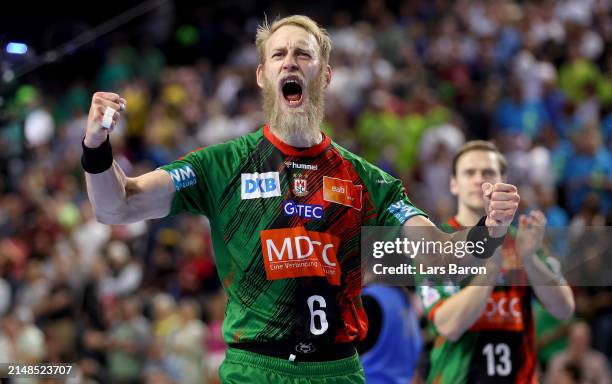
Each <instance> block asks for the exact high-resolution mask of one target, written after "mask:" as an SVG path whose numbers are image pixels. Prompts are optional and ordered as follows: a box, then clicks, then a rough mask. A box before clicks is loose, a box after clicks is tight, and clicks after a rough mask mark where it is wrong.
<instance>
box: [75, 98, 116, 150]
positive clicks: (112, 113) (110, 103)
mask: <svg viewBox="0 0 612 384" xmlns="http://www.w3.org/2000/svg"><path fill="white" fill-rule="evenodd" d="M125 105H126V101H125V99H122V98H121V97H120V96H119V95H118V94H116V93H111V92H96V93H94V95H93V97H92V98H91V107H90V108H89V116H88V118H87V130H86V131H85V141H84V143H85V146H86V147H88V148H97V147H99V146H100V145H101V144H102V143H103V142H104V141H105V140H106V137H107V136H108V133H109V132H111V131H112V130H113V128H115V125H117V121H118V120H119V114H120V112H122V111H124V110H125ZM103 123H104V125H107V126H106V127H105V126H103Z"/></svg>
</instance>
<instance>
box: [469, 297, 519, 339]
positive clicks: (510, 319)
mask: <svg viewBox="0 0 612 384" xmlns="http://www.w3.org/2000/svg"><path fill="white" fill-rule="evenodd" d="M524 326H525V325H524V320H523V311H522V302H521V297H520V295H519V294H518V293H517V292H515V291H510V292H503V291H501V292H493V293H492V294H491V296H489V298H488V299H487V306H486V307H485V309H484V310H483V311H482V314H481V315H480V318H478V320H477V321H476V323H475V324H474V325H473V326H472V329H473V330H482V329H493V330H508V331H522V330H523V329H524Z"/></svg>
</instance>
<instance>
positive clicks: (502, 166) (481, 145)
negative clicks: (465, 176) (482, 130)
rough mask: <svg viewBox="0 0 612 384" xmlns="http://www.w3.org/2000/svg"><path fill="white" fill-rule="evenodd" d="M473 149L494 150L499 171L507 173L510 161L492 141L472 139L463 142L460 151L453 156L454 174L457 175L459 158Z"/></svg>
mask: <svg viewBox="0 0 612 384" xmlns="http://www.w3.org/2000/svg"><path fill="white" fill-rule="evenodd" d="M471 151H488V152H493V154H494V155H495V157H496V158H497V162H498V163H499V171H500V172H501V174H502V175H505V174H506V170H507V169H508V162H507V161H506V158H505V157H504V155H503V154H502V153H501V152H500V151H499V149H498V148H497V146H496V145H495V144H493V143H492V142H490V141H484V140H471V141H468V142H467V143H465V144H463V146H462V147H461V148H459V151H457V153H456V154H455V156H454V157H453V176H457V163H458V162H459V158H460V157H461V156H463V155H465V154H466V153H468V152H471Z"/></svg>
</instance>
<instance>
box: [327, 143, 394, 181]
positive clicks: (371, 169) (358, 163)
mask: <svg viewBox="0 0 612 384" xmlns="http://www.w3.org/2000/svg"><path fill="white" fill-rule="evenodd" d="M332 147H333V149H335V150H336V151H337V152H338V153H339V154H340V156H342V158H343V159H344V160H346V161H348V162H349V163H351V165H352V166H353V168H355V170H356V171H357V172H358V173H359V175H360V176H361V177H362V178H367V179H374V181H376V182H378V183H382V184H389V183H392V182H393V181H396V180H397V179H396V178H395V177H393V176H391V175H390V174H389V173H387V172H385V171H383V170H382V169H380V168H379V167H377V166H376V165H374V164H372V163H370V162H369V161H367V160H366V159H364V158H363V157H361V156H358V155H356V154H354V153H353V152H351V151H349V150H348V149H346V148H344V147H342V146H340V145H339V144H338V143H336V142H334V141H332Z"/></svg>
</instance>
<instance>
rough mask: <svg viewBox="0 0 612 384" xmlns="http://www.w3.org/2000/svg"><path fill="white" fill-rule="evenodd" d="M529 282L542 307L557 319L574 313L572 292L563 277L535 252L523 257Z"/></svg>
mask: <svg viewBox="0 0 612 384" xmlns="http://www.w3.org/2000/svg"><path fill="white" fill-rule="evenodd" d="M523 266H524V268H525V272H526V273H527V277H528V278H529V282H530V283H531V285H532V287H533V291H534V293H535V295H536V296H537V297H538V299H539V300H540V302H541V303H542V305H543V306H544V308H546V310H547V311H548V312H550V314H551V315H553V316H554V317H555V318H557V319H559V320H564V319H567V318H569V317H570V316H571V315H572V314H573V313H574V307H575V303H574V294H573V292H572V289H571V288H570V287H569V286H568V285H567V283H565V282H564V281H563V279H562V278H561V277H560V276H558V275H556V274H555V273H554V272H553V271H551V270H550V269H549V268H548V267H546V265H545V264H544V262H543V261H542V260H540V258H539V257H537V256H536V255H535V254H534V255H533V256H532V257H526V258H525V259H523Z"/></svg>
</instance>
